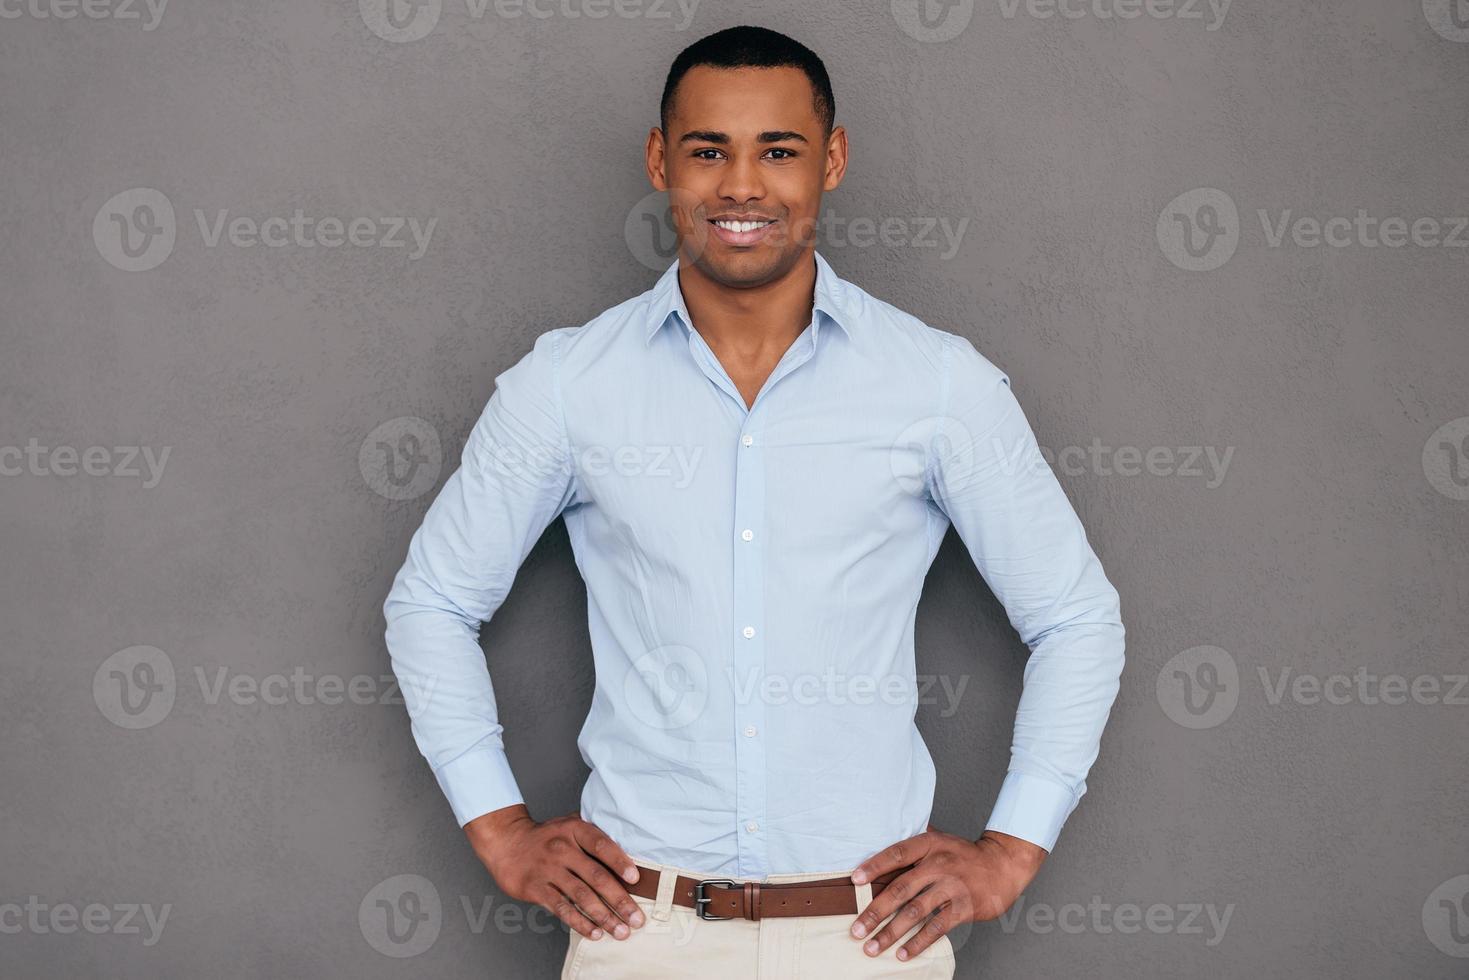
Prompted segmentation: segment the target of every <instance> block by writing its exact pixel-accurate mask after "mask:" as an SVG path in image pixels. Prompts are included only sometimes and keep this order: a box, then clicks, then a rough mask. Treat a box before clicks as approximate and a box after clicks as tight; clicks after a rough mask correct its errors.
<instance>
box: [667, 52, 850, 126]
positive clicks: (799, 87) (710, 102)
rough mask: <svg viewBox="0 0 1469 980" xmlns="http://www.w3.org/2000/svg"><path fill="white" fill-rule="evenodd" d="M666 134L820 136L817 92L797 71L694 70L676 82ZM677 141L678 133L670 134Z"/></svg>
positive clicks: (705, 66) (747, 69) (697, 68)
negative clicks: (690, 131)
mask: <svg viewBox="0 0 1469 980" xmlns="http://www.w3.org/2000/svg"><path fill="white" fill-rule="evenodd" d="M669 128H670V129H676V130H678V131H680V132H681V131H683V130H688V129H711V130H720V131H722V132H727V133H730V134H731V135H735V134H745V133H755V132H762V131H765V130H772V129H789V130H794V131H796V132H801V133H814V132H817V131H818V130H820V128H821V120H820V119H818V118H817V115H816V90H815V89H814V88H813V87H812V85H811V80H810V79H808V78H807V77H806V73H805V72H803V71H801V69H799V68H785V67H782V68H715V67H713V66H711V65H697V66H695V67H694V68H691V69H689V72H688V74H686V75H684V77H683V78H681V79H680V80H679V83H678V87H677V88H676V89H675V90H674V95H673V106H672V108H671V110H670V111H669ZM673 135H674V138H677V135H678V133H674V134H673Z"/></svg>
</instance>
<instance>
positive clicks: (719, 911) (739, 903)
mask: <svg viewBox="0 0 1469 980" xmlns="http://www.w3.org/2000/svg"><path fill="white" fill-rule="evenodd" d="M912 867H913V865H911V864H910V865H907V866H905V867H902V868H898V869H897V870H896V871H889V872H887V873H886V874H882V875H878V876H877V877H876V878H874V879H873V880H872V894H873V897H876V896H877V895H878V893H880V892H881V891H882V890H883V889H884V888H886V887H887V886H888V884H889V883H890V882H891V881H892V880H893V879H894V878H896V877H898V876H899V875H901V874H903V873H905V872H907V871H909V870H910V869H912ZM637 868H638V880H637V881H636V882H635V883H633V884H631V885H626V884H625V885H624V887H626V888H627V891H628V894H630V895H637V896H638V897H639V898H651V899H656V898H657V897H658V879H659V877H660V874H661V872H658V871H655V870H654V869H652V868H645V867H643V866H642V865H641V864H640V865H638V866H637ZM673 904H675V905H682V906H683V907H685V908H691V909H693V910H694V912H695V913H696V914H697V915H698V916H699V918H701V919H711V920H714V919H750V920H752V921H755V922H759V921H760V920H761V919H767V918H779V917H782V916H791V915H855V914H856V912H857V886H856V885H854V884H852V879H851V877H849V876H847V875H842V876H839V877H836V878H819V879H817V880H815V881H782V882H775V883H770V884H761V883H760V882H758V881H745V882H740V881H735V880H733V879H731V878H703V879H700V878H690V877H689V876H687V875H679V876H678V878H677V879H676V880H675V881H674V884H673Z"/></svg>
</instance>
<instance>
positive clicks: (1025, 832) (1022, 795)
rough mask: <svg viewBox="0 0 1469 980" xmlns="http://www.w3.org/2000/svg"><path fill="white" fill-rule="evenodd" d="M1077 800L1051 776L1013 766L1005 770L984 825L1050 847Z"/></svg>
mask: <svg viewBox="0 0 1469 980" xmlns="http://www.w3.org/2000/svg"><path fill="white" fill-rule="evenodd" d="M1077 802H1078V800H1077V799H1076V798H1075V797H1073V796H1072V794H1071V790H1069V789H1067V788H1066V787H1065V786H1062V785H1061V784H1060V783H1058V782H1056V781H1054V780H1051V779H1047V778H1046V777H1044V776H1033V775H1031V774H1030V773H1025V772H1015V771H1013V770H1012V771H1010V772H1008V773H1006V774H1005V781H1004V782H1003V783H1002V784H1001V785H1000V795H999V797H998V798H997V799H996V800H995V808H994V810H992V811H991V812H990V819H989V822H988V823H986V824H985V829H986V830H996V831H999V832H1000V833H1002V834H1009V835H1010V836H1011V837H1019V838H1020V839H1022V840H1028V841H1030V842H1031V843H1032V844H1038V845H1040V846H1041V847H1044V848H1045V849H1046V850H1047V851H1050V850H1052V849H1053V848H1054V847H1055V846H1056V838H1057V837H1060V836H1061V827H1062V825H1063V824H1065V823H1066V818H1067V817H1069V816H1070V815H1071V811H1072V810H1074V809H1076V804H1077Z"/></svg>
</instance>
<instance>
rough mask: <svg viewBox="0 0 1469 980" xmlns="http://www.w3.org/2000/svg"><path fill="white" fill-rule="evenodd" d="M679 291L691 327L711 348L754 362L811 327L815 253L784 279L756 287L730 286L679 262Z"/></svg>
mask: <svg viewBox="0 0 1469 980" xmlns="http://www.w3.org/2000/svg"><path fill="white" fill-rule="evenodd" d="M678 288H679V290H680V291H682V293H683V299H684V305H685V306H686V307H688V311H689V316H690V317H691V318H692V320H693V326H694V327H695V329H697V330H698V331H699V335H700V336H702V337H703V338H704V340H705V342H706V343H708V344H709V346H710V347H711V348H714V349H715V350H729V351H734V352H736V353H739V354H743V355H750V356H754V355H758V354H759V353H760V352H761V351H766V350H770V349H775V350H781V351H783V350H785V349H786V348H787V347H789V346H790V345H791V343H792V342H793V341H794V340H795V339H796V338H797V337H798V336H800V334H801V331H802V330H804V329H806V325H807V324H808V323H810V322H811V311H812V305H813V303H814V302H815V294H816V259H815V256H814V250H812V249H807V250H805V251H804V252H803V253H802V257H801V258H799V259H798V260H797V261H796V263H795V264H794V265H793V266H791V268H790V269H788V270H787V271H786V272H785V273H784V274H783V275H781V276H779V277H778V278H775V279H772V280H770V281H768V282H764V283H761V284H759V285H755V286H740V287H736V286H729V285H726V284H725V283H722V282H718V281H717V280H714V279H711V278H709V276H708V275H706V274H705V273H704V271H703V270H702V269H700V268H699V267H698V266H697V265H695V264H685V263H684V262H683V261H682V260H680V262H679V269H678Z"/></svg>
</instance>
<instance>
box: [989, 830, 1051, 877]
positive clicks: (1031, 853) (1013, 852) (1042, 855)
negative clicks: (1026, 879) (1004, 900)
mask: <svg viewBox="0 0 1469 980" xmlns="http://www.w3.org/2000/svg"><path fill="white" fill-rule="evenodd" d="M983 841H990V842H991V843H992V844H993V845H995V846H997V847H999V848H1000V849H1001V851H1002V852H1003V853H1004V854H1005V855H1006V857H1007V859H1009V860H1011V861H1014V862H1015V863H1016V864H1018V865H1020V866H1021V867H1023V868H1025V869H1026V870H1028V871H1029V872H1030V873H1031V874H1035V873H1036V872H1037V871H1039V870H1040V867H1041V864H1042V863H1043V862H1044V861H1045V860H1046V857H1047V856H1048V855H1049V854H1050V852H1049V851H1047V850H1046V849H1045V848H1044V847H1041V846H1040V845H1039V844H1036V843H1033V842H1031V841H1028V840H1026V839H1025V838H1023V837H1016V836H1014V835H1013V834H1006V833H1002V832H1001V831H998V830H986V831H985V832H984V833H983V834H981V835H980V837H979V841H976V843H981V842H983Z"/></svg>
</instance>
